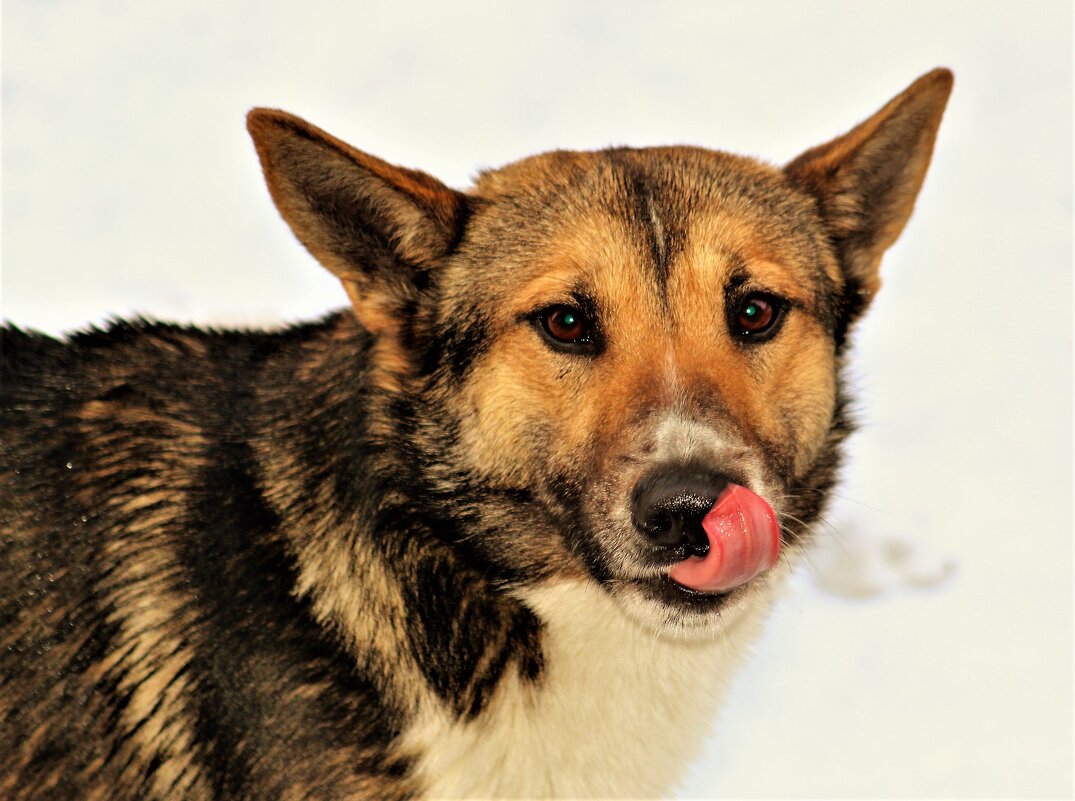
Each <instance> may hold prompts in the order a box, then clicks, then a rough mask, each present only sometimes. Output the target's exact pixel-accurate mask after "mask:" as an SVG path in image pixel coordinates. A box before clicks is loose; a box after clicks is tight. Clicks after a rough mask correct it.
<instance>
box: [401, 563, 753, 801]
mask: <svg viewBox="0 0 1075 801" xmlns="http://www.w3.org/2000/svg"><path fill="white" fill-rule="evenodd" d="M751 596H752V597H751V603H750V608H749V609H740V610H733V611H732V614H731V615H729V616H728V617H729V618H730V619H729V620H728V624H727V627H726V629H725V631H724V633H723V635H722V636H719V637H718V638H716V639H714V640H707V641H689V640H675V639H669V638H666V637H659V636H657V635H655V634H654V633H653V632H651V631H648V630H646V629H645V628H643V627H642V626H641V625H639V624H638V623H637V622H635V621H634V620H632V619H631V618H629V617H628V616H627V615H626V614H625V613H624V612H623V610H622V609H621V607H620V606H619V605H618V604H617V603H616V602H615V601H614V600H613V599H612V598H611V597H610V596H609V595H608V594H607V593H605V592H604V591H603V590H601V589H600V588H598V587H597V586H596V585H594V584H592V583H589V582H581V581H580V582H569V583H563V582H562V583H555V584H549V585H546V586H544V587H541V588H539V589H534V590H530V591H528V593H527V594H526V595H525V596H524V598H525V600H526V602H527V603H528V604H529V605H530V606H531V607H532V608H533V609H534V611H535V612H536V613H537V614H538V616H539V617H540V618H541V619H542V620H543V621H544V623H545V626H546V637H545V640H544V646H545V672H544V675H543V676H542V679H541V681H540V682H539V683H538V684H537V685H536V686H531V685H529V684H525V683H523V682H520V681H519V680H517V679H516V678H515V677H514V676H512V677H511V678H509V679H506V680H505V682H504V683H503V684H502V686H501V687H500V688H499V689H498V690H497V694H496V696H495V697H494V699H493V701H492V703H491V704H490V705H489V707H488V708H487V709H486V710H485V711H484V712H483V713H482V714H481V715H480V716H479V717H478V718H476V719H475V720H473V721H469V722H467V723H459V722H458V721H455V720H453V719H452V717H451V716H450V715H449V714H448V713H447V712H446V711H445V710H444V708H443V707H442V706H440V705H439V704H438V703H436V702H433V701H430V702H429V703H427V704H425V705H424V708H423V710H422V713H421V715H420V716H419V719H418V721H417V722H416V724H415V725H414V726H413V727H412V728H411V729H410V730H409V732H408V734H407V736H406V738H405V739H406V741H407V743H408V745H409V746H411V747H412V748H413V749H414V751H415V752H417V753H418V754H420V755H421V756H420V758H419V761H418V770H417V775H418V777H419V779H420V780H421V781H422V783H423V784H424V786H425V788H426V796H427V797H428V798H431V799H442V798H443V799H446V798H610V797H616V798H638V797H645V798H655V797H658V796H661V795H663V794H666V793H668V792H669V791H670V790H671V789H672V788H673V787H674V786H675V783H676V782H677V781H678V780H679V779H680V778H681V777H682V774H683V771H684V769H685V768H686V766H687V765H688V764H689V763H690V761H691V760H692V759H693V758H694V757H695V756H697V754H698V752H699V750H700V748H701V746H702V743H703V740H704V738H705V736H706V733H707V732H708V730H709V726H710V724H711V722H712V718H713V714H714V712H715V708H716V705H717V703H718V701H719V700H720V698H721V696H722V695H723V693H724V690H725V688H726V686H727V683H728V679H729V678H730V676H731V674H732V672H733V670H734V668H735V667H736V666H738V664H739V663H740V662H741V661H742V658H743V656H745V654H746V652H747V651H748V649H749V645H750V642H751V641H752V640H753V638H754V636H755V634H756V632H757V630H758V628H759V623H760V620H761V618H762V616H763V614H764V612H765V611H766V609H767V607H768V606H769V596H770V594H769V593H752V594H751Z"/></svg>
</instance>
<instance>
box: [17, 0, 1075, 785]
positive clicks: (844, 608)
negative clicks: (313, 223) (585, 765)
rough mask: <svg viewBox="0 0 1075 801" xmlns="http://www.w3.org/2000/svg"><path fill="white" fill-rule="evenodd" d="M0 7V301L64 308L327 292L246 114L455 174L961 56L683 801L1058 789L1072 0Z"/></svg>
mask: <svg viewBox="0 0 1075 801" xmlns="http://www.w3.org/2000/svg"><path fill="white" fill-rule="evenodd" d="M2 25H3V95H2V99H3V151H2V156H3V161H2V170H3V218H2V220H3V246H2V248H3V249H2V256H3V261H2V267H3V272H2V287H0V288H2V295H0V303H2V307H0V308H2V311H3V314H4V316H5V317H6V318H8V319H9V320H12V321H15V322H17V323H19V324H22V325H26V326H33V327H37V328H40V329H44V330H46V331H52V332H57V331H60V330H66V329H70V328H73V327H78V326H81V325H83V324H85V323H87V322H90V321H101V320H103V319H105V318H107V317H108V316H110V315H129V314H132V313H136V312H141V313H145V314H147V315H151V316H155V317H159V318H164V319H172V320H184V321H192V322H202V323H208V322H213V323H228V324H234V323H241V324H261V323H267V322H276V321H280V320H298V319H303V318H308V317H311V316H313V315H317V314H320V313H321V312H323V311H325V310H327V309H329V308H334V307H337V306H340V305H342V304H343V303H344V300H345V299H344V296H343V293H342V292H341V291H340V290H339V288H338V286H337V284H336V282H335V281H334V280H333V279H332V278H331V277H330V276H329V275H328V274H327V273H326V272H324V271H322V270H320V269H319V268H317V267H316V265H315V264H314V263H313V262H312V260H311V259H310V258H309V257H308V256H307V255H306V253H305V252H304V251H303V250H302V249H301V248H300V247H299V246H298V245H297V244H296V243H295V241H294V240H293V239H292V237H291V235H290V234H289V233H288V232H287V230H286V228H285V227H284V225H283V223H282V222H280V220H279V219H278V218H277V215H276V213H275V211H274V210H273V209H272V207H271V204H270V202H269V199H268V196H267V193H266V192H265V190H264V186H263V183H262V180H261V177H260V174H259V172H258V167H257V163H256V159H255V157H254V154H253V151H252V148H251V146H250V144H249V141H248V140H247V137H246V133H245V131H244V128H243V114H244V113H245V111H246V110H247V109H248V108H249V107H251V106H254V105H271V106H277V107H282V108H285V109H288V110H290V111H294V112H296V113H299V114H301V115H303V116H306V117H307V118H308V119H310V120H311V121H313V122H316V123H317V124H318V125H320V126H322V127H324V128H326V129H328V130H330V131H332V132H334V133H336V134H337V135H339V136H341V137H342V138H344V139H346V140H348V141H351V142H353V143H354V144H355V145H357V146H358V147H361V148H363V149H365V150H368V151H370V152H372V153H375V154H378V155H380V156H382V157H384V158H386V159H389V160H391V161H394V162H397V163H401V164H405V165H410V166H416V167H420V168H422V169H425V170H427V171H429V172H432V173H433V174H436V175H438V176H440V177H441V178H442V179H444V180H446V181H447V182H449V183H451V184H454V185H464V184H466V183H467V182H468V179H469V176H471V175H473V173H474V172H475V171H476V170H477V169H478V168H479V167H481V166H484V165H497V164H501V163H504V162H506V161H510V160H513V159H515V158H518V157H521V156H524V155H528V154H530V153H533V152H537V151H541V150H547V149H550V148H554V147H567V148H594V147H602V146H605V145H609V144H631V145H647V144H669V143H692V144H703V145H707V146H711V147H717V148H721V149H725V150H731V151H734V152H742V153H747V154H756V155H761V156H764V157H766V158H768V159H771V160H773V161H776V162H782V161H785V160H787V159H789V158H791V157H793V156H794V155H795V154H796V153H797V152H798V151H800V150H802V149H805V148H806V147H808V146H810V145H814V144H817V143H819V142H821V141H824V140H825V139H827V138H829V137H831V136H833V135H835V134H837V133H839V132H841V131H843V130H846V129H847V128H848V127H850V126H851V125H852V124H853V123H855V122H857V121H858V120H860V119H862V118H863V117H865V116H867V115H868V114H870V113H872V112H873V111H874V110H875V109H877V108H879V107H880V106H881V105H882V104H883V103H884V102H885V101H886V100H887V99H888V98H889V97H890V96H892V95H894V94H895V93H897V92H898V91H900V90H901V89H902V88H903V87H904V86H905V85H907V84H908V83H910V82H911V81H912V80H913V79H914V78H915V77H916V76H917V75H919V74H921V73H923V72H925V71H927V70H928V69H930V68H932V67H934V66H938V65H946V66H949V67H951V68H952V69H954V70H955V73H956V88H955V91H954V94H953V97H952V101H951V105H950V107H949V111H948V114H947V116H946V119H945V121H944V124H943V125H942V128H941V134H940V139H939V142H938V145H937V150H936V154H935V158H934V163H933V166H932V168H931V170H930V175H929V177H928V179H927V181H926V185H925V189H924V191H923V194H922V197H921V199H920V202H919V204H918V207H917V211H916V213H915V215H914V217H913V218H912V220H911V223H910V225H909V226H908V229H907V231H906V232H905V234H904V236H903V238H902V239H901V241H900V242H899V243H897V245H896V246H895V247H894V248H893V249H892V251H891V252H890V253H889V256H888V258H887V259H886V262H885V267H884V276H885V287H884V290H883V291H882V293H881V295H880V296H879V298H878V301H877V303H876V305H875V307H874V308H873V309H872V310H871V313H870V315H869V317H868V319H867V320H866V321H865V322H864V324H863V325H862V326H861V327H860V328H859V329H858V330H857V332H856V343H857V344H856V348H855V351H854V354H853V359H852V367H853V369H852V375H853V383H854V385H855V387H856V388H857V392H858V399H859V403H858V408H859V416H860V418H861V420H862V422H863V424H864V427H863V430H862V431H861V432H860V433H859V434H858V435H856V437H855V438H854V439H853V441H852V442H851V445H850V454H851V458H850V462H849V465H848V467H847V470H846V476H847V478H846V481H845V482H844V484H843V486H842V488H841V489H840V493H839V498H838V499H837V502H836V503H835V505H834V506H833V508H832V510H831V513H830V514H829V515H828V516H827V523H826V524H825V525H824V526H822V528H821V538H822V542H821V545H820V547H819V549H818V550H817V551H816V552H815V553H814V554H813V555H812V557H811V558H810V560H809V561H808V562H805V563H804V564H802V565H801V566H800V569H799V571H798V572H797V574H796V576H795V577H794V579H793V581H792V584H791V586H790V587H789V590H788V592H787V594H786V596H785V597H784V599H783V600H782V602H781V603H780V605H779V607H778V609H777V610H776V613H775V614H774V616H773V618H772V620H771V623H770V625H769V626H768V629H767V632H766V635H765V637H764V638H763V640H762V641H761V642H760V643H759V644H758V645H757V647H756V653H755V656H754V658H753V660H752V662H751V664H750V665H749V666H748V668H747V669H746V670H745V671H743V673H742V674H741V676H740V677H739V680H738V682H737V683H736V685H735V688H734V692H733V696H732V698H731V701H730V703H729V704H728V705H727V707H726V709H725V710H724V712H723V714H722V715H721V717H720V719H719V721H718V725H717V726H716V728H715V733H714V735H713V737H712V738H711V740H710V741H709V742H708V743H707V752H706V756H705V758H704V759H703V760H702V761H701V762H699V763H698V764H697V765H696V767H695V769H694V771H693V772H692V774H691V775H690V776H689V777H688V779H687V781H686V783H685V785H684V788H683V790H682V793H681V796H680V797H682V798H717V797H729V796H731V797H750V798H756V797H945V798H955V797H959V798H966V797H981V798H987V797H988V798H996V797H1011V798H1032V797H1056V796H1068V797H1070V796H1071V794H1072V792H1073V787H1072V460H1071V455H1072V449H1071V447H1072V180H1071V179H1072V11H1071V6H1070V4H1069V3H1068V2H1063V1H1060V2H1053V1H1052V0H1036V1H1035V2H986V1H985V0H982V1H981V2H956V1H954V0H949V1H948V2H937V0H932V1H931V2H921V1H920V0H912V1H910V2H908V1H906V0H905V1H904V2H901V3H899V4H895V3H887V4H879V3H861V2H809V3H807V2H753V3H746V2H743V3H717V2H696V3H687V2H664V3H641V2H616V3H612V2H589V3H571V2H565V1H564V0H557V1H556V2H544V3H540V4H538V3H531V4H521V3H509V2H463V3H433V2H429V3H424V4H423V3H415V2H396V3H392V4H389V3H383V4H373V3H353V4H337V3H328V2H322V1H321V0H317V1H316V2H314V1H312V0H307V2H303V3H291V4H285V3H261V4H254V3H238V2H221V1H220V0H218V1H217V2H212V3H210V2H204V1H199V2H195V1H193V0H183V2H154V3H134V2H120V1H119V0H110V2H98V1H97V0H79V2H74V0H54V1H53V2H48V3H42V2H29V1H28V0H24V1H23V2H14V1H13V2H8V3H5V4H4V13H3V19H2ZM696 680H698V681H704V680H705V677H704V676H700V677H696Z"/></svg>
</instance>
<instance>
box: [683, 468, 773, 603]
mask: <svg viewBox="0 0 1075 801" xmlns="http://www.w3.org/2000/svg"><path fill="white" fill-rule="evenodd" d="M701 529H702V532H703V533H704V536H705V539H706V542H705V543H704V544H702V547H700V548H699V547H696V548H695V549H694V551H695V554H694V555H688V556H686V558H684V559H682V560H681V561H679V562H676V563H675V564H673V565H672V566H671V568H670V569H669V570H668V573H667V576H668V578H669V579H670V580H671V581H672V582H673V583H675V584H678V585H679V586H681V587H683V588H684V589H686V590H690V591H691V592H694V593H702V594H718V595H724V594H727V593H729V592H731V591H733V590H735V589H737V588H739V587H741V586H743V585H744V584H746V583H747V582H749V581H750V580H751V579H753V578H754V577H755V576H757V575H759V574H760V573H763V572H765V571H766V570H768V569H769V568H771V567H772V566H773V565H775V564H776V561H777V559H778V558H779V556H780V526H779V525H778V523H777V520H776V513H775V512H774V511H773V508H772V507H771V506H770V505H769V504H768V503H767V502H766V501H765V499H764V498H762V497H761V496H760V495H757V494H755V493H754V492H751V491H750V490H748V489H747V488H746V487H742V486H740V485H738V484H728V485H727V486H726V487H725V488H724V490H723V491H722V492H721V493H720V495H719V496H718V497H717V500H716V502H715V503H714V504H713V506H712V508H711V509H710V510H709V511H708V512H707V513H706V515H705V516H704V517H703V518H702V520H701Z"/></svg>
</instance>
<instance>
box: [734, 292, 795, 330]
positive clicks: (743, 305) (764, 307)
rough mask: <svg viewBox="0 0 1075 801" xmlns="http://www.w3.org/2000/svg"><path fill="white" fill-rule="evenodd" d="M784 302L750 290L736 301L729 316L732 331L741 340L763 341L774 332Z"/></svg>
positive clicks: (781, 314) (781, 313)
mask: <svg viewBox="0 0 1075 801" xmlns="http://www.w3.org/2000/svg"><path fill="white" fill-rule="evenodd" d="M783 311H784V302H783V301H781V300H780V299H779V298H777V297H774V296H773V295H768V294H764V293H761V292H752V293H750V294H749V295H747V296H746V297H744V298H743V299H742V300H740V301H739V302H738V304H737V305H736V307H735V311H734V314H733V315H732V316H731V320H730V322H731V328H732V333H733V334H735V335H736V336H738V337H739V338H741V339H743V340H750V341H764V340H766V339H769V338H770V337H771V336H772V335H773V334H775V333H776V329H777V324H778V323H779V322H780V319H781V317H782V316H783Z"/></svg>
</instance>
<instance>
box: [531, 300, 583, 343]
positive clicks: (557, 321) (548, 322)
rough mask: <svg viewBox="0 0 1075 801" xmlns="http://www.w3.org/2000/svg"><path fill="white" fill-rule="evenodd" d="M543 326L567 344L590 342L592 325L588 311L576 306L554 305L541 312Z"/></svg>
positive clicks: (548, 332)
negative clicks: (587, 315) (587, 314)
mask: <svg viewBox="0 0 1075 801" xmlns="http://www.w3.org/2000/svg"><path fill="white" fill-rule="evenodd" d="M539 319H540V321H541V327H542V328H543V329H544V330H545V333H546V334H548V335H549V336H550V337H551V338H552V339H554V340H556V341H557V342H561V343H563V344H565V345H575V344H588V343H589V342H590V333H591V328H592V326H591V325H590V321H589V319H588V318H587V317H586V313H585V312H583V311H582V310H581V309H576V308H575V307H574V306H552V307H550V308H548V309H546V310H545V311H543V312H542V313H541V316H540V318H539Z"/></svg>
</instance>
